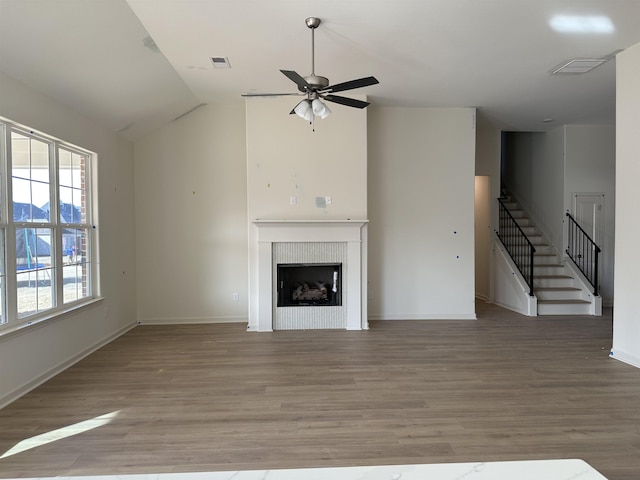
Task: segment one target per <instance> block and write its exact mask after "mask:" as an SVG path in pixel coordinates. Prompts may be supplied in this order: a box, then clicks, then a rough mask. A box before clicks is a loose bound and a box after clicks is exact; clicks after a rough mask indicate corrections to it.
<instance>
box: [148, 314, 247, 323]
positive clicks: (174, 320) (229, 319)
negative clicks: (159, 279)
mask: <svg viewBox="0 0 640 480" xmlns="http://www.w3.org/2000/svg"><path fill="white" fill-rule="evenodd" d="M248 321H249V320H248V319H247V317H242V316H229V317H176V318H172V317H168V318H140V319H138V324H139V325H181V324H184V325H189V324H194V323H247V322H248Z"/></svg>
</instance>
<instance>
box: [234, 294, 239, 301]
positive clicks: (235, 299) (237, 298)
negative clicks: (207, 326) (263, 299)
mask: <svg viewBox="0 0 640 480" xmlns="http://www.w3.org/2000/svg"><path fill="white" fill-rule="evenodd" d="M233 301H234V302H239V301H240V294H239V293H238V292H233Z"/></svg>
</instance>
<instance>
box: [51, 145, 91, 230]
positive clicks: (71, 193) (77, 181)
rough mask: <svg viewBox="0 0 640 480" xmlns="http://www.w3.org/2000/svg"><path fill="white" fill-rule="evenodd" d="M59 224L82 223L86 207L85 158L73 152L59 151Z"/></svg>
mask: <svg viewBox="0 0 640 480" xmlns="http://www.w3.org/2000/svg"><path fill="white" fill-rule="evenodd" d="M58 156H59V159H60V165H59V175H58V177H59V179H60V222H61V223H84V222H85V212H86V210H87V205H86V203H85V191H84V189H85V180H86V179H85V165H86V157H85V156H84V155H80V154H78V153H75V152H69V151H68V150H64V149H60V150H59V153H58Z"/></svg>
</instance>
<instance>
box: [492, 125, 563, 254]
mask: <svg viewBox="0 0 640 480" xmlns="http://www.w3.org/2000/svg"><path fill="white" fill-rule="evenodd" d="M506 162H507V164H508V168H507V172H508V173H507V178H505V183H506V185H507V187H509V189H510V190H511V193H512V194H513V195H514V196H515V197H516V199H517V200H518V201H519V202H520V204H521V206H522V207H523V208H524V209H525V210H526V211H527V212H528V213H529V215H530V217H531V218H532V219H533V221H534V222H535V223H536V225H537V226H538V227H539V228H540V230H542V231H543V232H544V233H545V235H546V236H547V239H548V240H549V242H550V243H551V244H552V245H553V246H554V247H556V249H557V250H558V251H562V250H563V248H562V245H563V221H564V213H565V212H564V208H563V207H564V178H565V173H564V127H559V128H556V129H554V130H551V131H549V132H545V133H509V134H508V137H507V154H506Z"/></svg>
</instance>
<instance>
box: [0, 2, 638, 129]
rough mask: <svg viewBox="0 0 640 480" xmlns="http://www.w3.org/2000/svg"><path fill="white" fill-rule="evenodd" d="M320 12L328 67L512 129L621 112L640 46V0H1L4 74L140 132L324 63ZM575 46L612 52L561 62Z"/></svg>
mask: <svg viewBox="0 0 640 480" xmlns="http://www.w3.org/2000/svg"><path fill="white" fill-rule="evenodd" d="M309 16H315V17H319V18H320V19H321V20H322V23H321V25H320V27H319V28H318V29H317V30H316V31H315V73H316V74H317V75H323V76H326V77H328V78H329V79H330V81H331V83H339V82H343V81H346V80H351V79H354V78H359V77H364V76H369V75H373V76H375V77H376V78H377V79H378V80H379V81H380V84H379V85H375V86H371V87H366V88H363V89H359V90H352V91H350V92H343V93H342V94H344V95H345V96H348V95H349V94H351V93H354V94H363V95H367V96H368V99H369V100H370V101H371V102H372V104H373V105H376V106H403V107H413V106H418V107H477V108H479V109H481V110H482V112H483V113H484V114H485V115H486V116H487V117H488V118H489V119H491V120H493V121H494V122H495V123H496V124H497V125H498V126H499V127H501V128H503V129H505V130H521V131H540V130H546V129H548V128H552V127H555V126H558V125H562V124H566V123H578V124H585V123H613V121H614V114H615V52H618V51H620V50H624V49H626V48H628V47H630V46H632V45H634V44H636V43H640V1H638V0H535V1H532V0H269V1H266V0H0V71H2V72H3V73H5V74H6V75H9V76H11V77H13V78H15V79H17V80H19V81H21V82H23V83H24V84H26V85H27V86H29V87H31V88H33V89H35V90H38V91H40V92H42V93H44V94H46V95H48V96H49V97H52V98H53V99H55V100H57V101H58V102H60V103H62V104H65V105H68V106H69V107H70V108H73V109H75V110H77V111H78V112H80V113H81V114H83V115H85V116H87V117H89V118H93V119H95V120H97V121H99V122H101V123H102V124H104V125H105V126H107V127H108V128H110V129H112V130H114V131H120V132H122V134H123V135H124V136H126V137H127V138H129V139H131V140H136V139H138V138H140V137H142V136H143V135H145V134H146V133H148V132H149V131H152V130H154V129H156V128H158V127H160V126H162V125H164V124H166V123H168V122H170V121H172V120H173V119H175V118H177V117H179V116H180V115H182V114H184V113H186V112H188V111H189V110H191V109H193V108H195V107H197V106H198V105H201V104H214V105H215V104H220V103H229V102H242V101H243V99H242V97H241V94H242V93H257V92H259V93H263V92H295V91H296V87H295V85H294V84H293V83H292V82H291V81H290V80H289V79H288V78H287V77H285V76H284V75H282V73H280V71H279V70H280V69H285V70H295V71H297V72H298V73H300V74H301V75H303V76H304V75H309V74H310V73H311V32H310V30H309V29H308V28H307V27H306V25H305V22H304V20H305V18H307V17H309ZM211 57H225V58H227V59H228V61H229V64H230V66H231V68H230V69H216V68H214V67H213V64H212V62H211ZM574 58H583V59H584V58H587V59H593V58H596V59H604V60H608V61H606V62H605V63H603V64H602V65H601V66H598V67H597V68H595V69H593V70H592V71H590V72H588V73H584V74H569V75H551V74H550V72H551V71H552V70H553V69H554V68H555V67H558V66H560V65H561V64H563V63H566V62H567V61H569V60H571V59H574ZM1 94H2V93H1V92H0V95H1ZM296 101H297V100H295V99H292V106H293V105H294V104H295V102H296ZM341 108H349V107H344V106H336V107H335V108H333V107H332V109H333V110H334V112H337V111H339V109H341ZM287 113H288V112H283V115H285V114H287ZM1 114H2V112H0V115H1ZM545 119H546V120H547V122H543V120H545ZM549 120H550V121H549Z"/></svg>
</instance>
